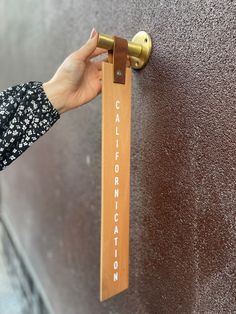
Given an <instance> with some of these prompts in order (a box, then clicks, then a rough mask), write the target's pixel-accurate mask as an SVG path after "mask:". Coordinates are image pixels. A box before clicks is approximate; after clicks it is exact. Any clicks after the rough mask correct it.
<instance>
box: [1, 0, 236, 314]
mask: <svg viewBox="0 0 236 314" xmlns="http://www.w3.org/2000/svg"><path fill="white" fill-rule="evenodd" d="M93 25H94V26H96V27H97V29H98V30H99V31H101V32H104V33H108V34H116V35H117V36H123V37H126V38H132V36H133V35H134V34H135V33H136V32H137V31H139V30H146V31H148V32H149V33H150V34H151V36H152V38H153V41H154V49H153V54H152V57H151V60H150V62H149V64H148V66H147V67H146V68H145V69H144V70H143V71H141V72H134V73H133V104H132V175H131V230H130V231H131V239H130V241H131V252H130V253H131V258H130V288H129V290H128V291H127V292H125V293H122V294H120V295H118V296H116V297H114V298H113V299H111V300H109V301H107V302H104V303H102V304H101V303H99V301H98V296H99V237H100V187H101V186H100V170H101V168H100V162H101V157H100V155H101V149H100V148H101V104H100V103H101V98H100V97H99V98H97V99H96V100H94V101H93V102H92V103H90V104H88V105H86V106H84V107H82V108H80V109H79V110H76V111H74V112H69V113H66V114H65V115H63V116H62V117H61V119H60V120H59V121H58V122H57V123H56V125H55V126H54V127H53V128H52V129H51V130H50V131H49V132H48V133H47V134H46V135H44V136H43V137H42V138H41V139H39V140H38V142H37V143H35V144H34V145H33V146H32V147H31V148H30V149H29V150H28V151H27V152H26V153H25V154H24V155H22V156H21V157H20V158H19V159H18V160H17V161H15V162H14V164H12V166H10V168H9V169H8V170H5V171H4V173H2V174H1V181H2V205H1V207H2V209H3V210H4V213H5V217H6V219H7V221H8V222H10V224H11V226H12V230H14V233H15V234H17V235H18V238H19V242H20V244H21V246H22V247H23V248H24V255H25V256H26V259H27V260H28V261H29V262H30V264H31V266H32V269H33V270H34V273H35V274H36V277H38V278H39V280H38V281H39V282H40V284H41V286H42V288H43V289H44V291H45V294H46V295H47V297H48V299H49V300H50V303H51V305H52V308H53V309H54V311H55V313H56V314H65V313H66V314H78V313H82V314H92V313H101V314H103V313H104V314H105V313H113V314H115V313H120V314H130V313H132V314H133V313H138V314H143V313H145V314H146V313H150V314H152V313H153V314H154V313H166V314H171V313H173V314H174V313H181V314H182V313H235V312H236V302H235V289H236V287H235V282H236V279H235V276H236V272H235V256H236V243H235V242H236V231H235V208H236V186H235V182H236V180H235V170H236V165H235V153H236V145H235V135H236V134H235V125H236V109H235V102H234V101H235V89H234V88H235V72H234V65H235V38H234V31H233V28H234V27H235V1H219V0H218V1H213V0H212V1H194V0H191V1H187V0H185V1H162V0H157V1H151V0H146V1H141V0H137V1H124V0H121V1H109V0H99V1H98V0H97V1H94V0H88V1H82V0H78V1H72V0H70V1H69V0H64V1H60V2H58V1H56V0H53V1H49V0H41V1H34V2H33V1H30V0H27V1H13V0H8V1H6V0H1V1H0V43H1V49H0V66H1V75H0V87H1V89H3V88H5V87H7V86H9V85H13V84H15V83H19V82H25V81H28V80H41V81H45V80H47V79H49V78H50V75H52V74H53V72H54V71H55V70H56V68H57V66H58V65H59V64H60V62H61V61H62V60H63V59H64V57H66V56H67V54H68V53H70V52H71V51H73V50H75V49H77V48H78V47H79V46H80V45H81V44H82V43H83V42H84V40H86V38H87V36H88V35H89V32H90V29H91V28H92V26H93Z"/></svg>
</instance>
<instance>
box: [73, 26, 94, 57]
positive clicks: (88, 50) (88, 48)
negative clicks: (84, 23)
mask: <svg viewBox="0 0 236 314" xmlns="http://www.w3.org/2000/svg"><path fill="white" fill-rule="evenodd" d="M97 41H98V32H96V31H95V30H92V32H91V35H90V38H89V39H88V40H87V42H86V43H85V44H84V45H83V46H82V47H81V48H80V49H79V50H78V52H77V58H79V59H80V60H82V61H85V59H87V58H88V57H89V56H90V55H91V54H92V53H93V52H94V50H95V49H96V47H97Z"/></svg>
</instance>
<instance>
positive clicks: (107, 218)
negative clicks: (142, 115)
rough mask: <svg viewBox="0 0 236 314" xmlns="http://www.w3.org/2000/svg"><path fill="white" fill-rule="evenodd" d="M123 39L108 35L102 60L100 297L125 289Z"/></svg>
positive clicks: (126, 76)
mask: <svg viewBox="0 0 236 314" xmlns="http://www.w3.org/2000/svg"><path fill="white" fill-rule="evenodd" d="M127 52H128V43H127V41H126V40H125V39H122V38H119V37H116V36H114V47H113V55H112V54H111V53H109V58H108V61H110V62H103V64H102V72H103V77H102V192H101V255H100V301H104V300H106V299H108V298H110V297H112V296H114V295H116V294H118V293H120V292H122V291H123V290H125V289H127V288H128V284H129V206H130V143H131V140H130V136H131V134H130V133H131V77H132V76H131V74H132V72H131V69H130V68H129V67H127V61H128V60H127Z"/></svg>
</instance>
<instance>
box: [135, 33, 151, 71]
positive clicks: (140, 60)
mask: <svg viewBox="0 0 236 314" xmlns="http://www.w3.org/2000/svg"><path fill="white" fill-rule="evenodd" d="M131 42H133V43H135V44H138V45H141V46H142V50H141V54H140V55H139V57H132V56H130V65H131V67H132V68H133V69H137V70H138V69H142V68H143V67H144V66H145V65H146V64H147V62H148V59H149V57H150V54H151V51H152V39H151V36H150V35H149V34H148V33H147V32H145V31H140V32H138V33H137V34H136V35H134V37H133V38H132V41H131Z"/></svg>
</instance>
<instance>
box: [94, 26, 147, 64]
mask: <svg viewBox="0 0 236 314" xmlns="http://www.w3.org/2000/svg"><path fill="white" fill-rule="evenodd" d="M113 45H114V40H113V38H112V36H111V35H106V34H101V33H99V36H98V42H97V47H100V48H104V49H107V50H113ZM151 50H152V39H151V37H150V35H149V34H148V33H146V32H144V31H140V32H138V33H137V34H136V35H135V36H134V37H133V38H132V40H131V41H128V55H129V56H130V64H131V67H132V68H133V69H142V68H143V67H144V66H145V65H146V64H147V62H148V60H149V57H150V55H151Z"/></svg>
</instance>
